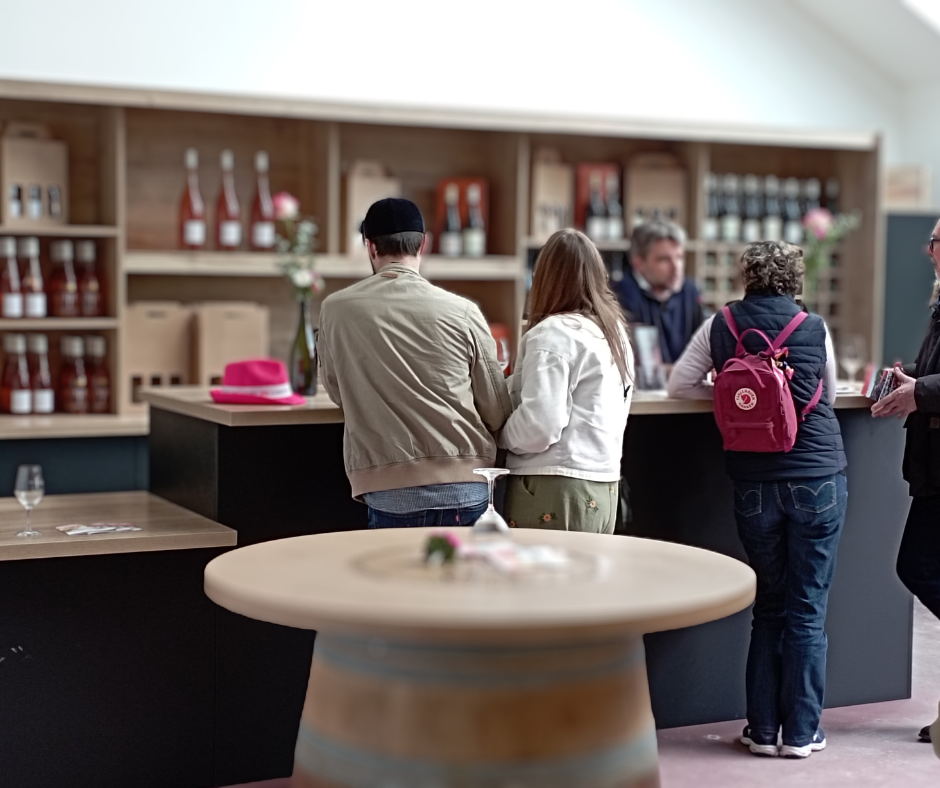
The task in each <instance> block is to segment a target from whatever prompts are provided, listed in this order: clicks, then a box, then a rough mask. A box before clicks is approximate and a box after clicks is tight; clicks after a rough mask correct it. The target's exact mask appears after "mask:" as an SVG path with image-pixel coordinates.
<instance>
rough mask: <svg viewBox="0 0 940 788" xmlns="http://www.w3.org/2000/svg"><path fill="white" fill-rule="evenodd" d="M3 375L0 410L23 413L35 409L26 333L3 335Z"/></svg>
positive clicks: (17, 413) (0, 388) (0, 379)
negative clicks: (27, 360)
mask: <svg viewBox="0 0 940 788" xmlns="http://www.w3.org/2000/svg"><path fill="white" fill-rule="evenodd" d="M3 354H4V359H3V377H2V378H0V410H2V411H3V412H4V413H14V414H16V415H23V414H26V413H30V412H31V411H32V409H33V395H32V393H31V392H30V386H29V365H28V364H27V362H26V336H25V334H4V335H3Z"/></svg>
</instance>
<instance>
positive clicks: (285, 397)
mask: <svg viewBox="0 0 940 788" xmlns="http://www.w3.org/2000/svg"><path fill="white" fill-rule="evenodd" d="M209 394H210V395H211V396H212V399H214V400H215V401H216V402H224V403H228V404H231V405H303V404H304V403H305V402H306V401H307V400H305V399H304V398H303V397H301V396H300V395H299V394H294V392H293V391H292V390H291V387H290V383H289V382H288V380H287V368H286V367H285V366H284V364H283V363H282V362H280V361H276V360H275V359H273V358H259V359H253V360H251V361H235V362H233V363H231V364H226V365H225V375H224V376H223V377H222V385H221V386H219V387H217V388H214V389H212V390H211V391H210V392H209Z"/></svg>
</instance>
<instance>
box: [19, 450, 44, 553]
mask: <svg viewBox="0 0 940 788" xmlns="http://www.w3.org/2000/svg"><path fill="white" fill-rule="evenodd" d="M45 491H46V484H45V482H44V481H43V479H42V468H41V467H40V466H38V465H21V466H20V467H19V468H17V469H16V485H15V486H14V488H13V494H14V495H16V500H18V501H19V502H20V503H21V504H23V508H25V509H26V530H25V531H20V532H19V533H18V534H17V536H40V533H39V531H37V530H35V529H34V528H33V524H32V521H31V519H30V512H32V510H33V509H34V508H35V507H37V506H39V502H40V501H41V500H42V496H43V493H45Z"/></svg>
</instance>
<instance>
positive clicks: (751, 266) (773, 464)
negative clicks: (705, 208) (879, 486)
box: [669, 241, 848, 758]
mask: <svg viewBox="0 0 940 788" xmlns="http://www.w3.org/2000/svg"><path fill="white" fill-rule="evenodd" d="M741 262H742V268H743V273H744V291H745V295H744V299H743V300H742V301H738V302H736V303H733V304H731V305H730V307H729V308H730V311H731V316H732V318H733V319H734V322H735V323H736V324H737V327H738V330H739V333H740V335H741V336H743V341H744V345H745V348H746V349H747V351H748V352H749V353H756V352H758V351H759V350H762V349H765V348H766V345H763V346H762V340H761V339H760V338H759V337H758V336H756V335H755V334H754V333H753V332H752V333H750V334H748V335H747V336H744V335H743V332H745V331H746V330H747V329H750V328H755V329H759V330H760V331H763V332H764V333H765V334H766V335H767V337H769V338H770V339H771V340H773V339H774V338H775V337H777V335H778V334H780V333H781V332H782V331H783V329H784V328H785V327H786V326H787V325H788V324H789V323H790V322H791V320H792V319H793V318H794V317H795V316H796V315H797V314H798V313H799V312H800V311H802V308H801V307H800V305H799V304H797V303H796V300H795V298H794V296H795V295H796V293H797V292H799V289H800V284H801V281H802V278H803V272H804V266H803V252H802V251H801V250H800V249H799V247H796V246H792V245H790V244H785V243H777V242H775V241H764V242H761V243H755V244H750V245H749V246H748V247H747V248H746V249H745V251H744V254H743V255H742V258H741ZM735 346H736V341H735V338H734V336H733V334H732V332H731V329H729V328H728V324H727V323H726V322H725V318H724V315H723V314H722V313H721V312H719V313H718V314H717V315H715V316H714V317H712V318H709V319H708V320H706V321H705V323H704V324H703V325H702V328H701V329H700V330H699V331H698V333H697V334H696V335H695V336H694V337H693V338H692V341H691V342H690V343H689V347H688V348H687V349H686V351H685V353H683V355H682V357H681V358H680V359H679V362H678V364H676V367H675V369H674V370H673V372H672V377H671V378H670V379H669V394H670V396H673V397H681V398H685V399H712V398H713V394H714V392H713V390H712V386H711V385H709V384H707V383H706V382H705V376H706V375H707V374H708V372H709V371H711V370H713V369H714V370H721V369H722V368H723V367H724V365H725V362H727V361H728V360H729V359H730V358H733V357H734V355H735ZM786 347H787V348H788V349H789V353H788V356H787V363H788V364H789V366H790V367H791V369H792V370H793V372H794V375H793V378H792V380H791V381H790V391H791V393H792V396H793V401H794V405H795V406H796V412H797V413H798V414H799V413H802V412H804V411H807V412H806V419H805V421H803V422H802V423H800V424H799V428H798V430H797V434H796V442H795V443H794V445H793V448H792V449H791V450H790V451H788V452H784V451H768V452H742V451H726V452H725V465H726V468H727V471H728V475H729V476H730V477H731V479H732V481H733V483H734V517H735V521H736V522H737V526H738V535H739V536H740V538H741V542H742V544H743V545H744V550H745V552H746V553H747V557H748V562H749V563H750V565H751V568H752V569H753V570H754V573H755V574H756V575H757V597H756V599H755V601H754V619H753V621H752V624H751V643H750V648H749V650H748V655H747V669H746V676H745V684H746V694H747V723H748V724H747V727H746V728H745V729H744V734H743V735H742V737H741V743H742V744H744V745H745V746H747V747H748V748H749V749H750V751H751V752H752V753H754V754H755V755H771V756H773V755H783V756H785V757H789V758H805V757H807V756H808V755H810V754H811V753H813V752H817V751H819V750H822V749H823V748H824V747H825V746H826V736H825V734H824V733H823V731H822V729H821V728H820V727H819V720H820V716H821V715H822V708H823V696H824V693H825V684H826V651H827V646H828V641H827V639H826V631H825V624H826V607H827V604H828V601H829V587H830V585H831V584H832V577H833V573H834V571H835V564H836V552H837V550H838V547H839V536H840V535H841V533H842V525H843V522H844V521H845V507H846V502H847V500H848V499H847V490H846V480H845V465H846V461H845V452H844V450H843V447H842V434H841V432H840V430H839V422H838V421H837V420H836V415H835V411H834V410H833V407H832V403H833V401H834V399H835V395H836V360H835V354H834V352H833V349H832V340H831V339H830V337H829V331H828V329H827V328H826V324H825V323H824V322H823V320H822V318H821V317H819V315H812V314H811V315H809V316H808V317H807V318H806V319H805V320H804V321H803V322H802V324H800V325H799V326H798V327H797V328H796V329H795V330H794V331H793V333H792V334H790V336H789V338H788V339H787V340H786ZM820 381H823V382H824V385H823V388H822V391H821V394H820V396H819V399H818V403H817V405H816V407H815V408H812V409H810V404H811V402H812V401H813V400H814V399H815V397H816V393H817V391H818V390H819V383H820ZM738 407H742V408H743V407H744V406H742V405H738ZM778 733H779V734H780V741H781V744H780V745H779V746H778Z"/></svg>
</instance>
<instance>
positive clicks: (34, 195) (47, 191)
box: [0, 121, 69, 229]
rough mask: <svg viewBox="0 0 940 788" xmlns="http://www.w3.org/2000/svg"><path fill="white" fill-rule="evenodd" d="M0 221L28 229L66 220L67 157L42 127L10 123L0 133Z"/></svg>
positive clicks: (66, 153)
mask: <svg viewBox="0 0 940 788" xmlns="http://www.w3.org/2000/svg"><path fill="white" fill-rule="evenodd" d="M0 190H2V191H0V222H2V224H3V225H4V226H6V227H9V228H11V229H13V228H23V229H29V228H32V227H35V228H37V229H41V228H43V227H58V226H60V225H66V224H68V223H69V156H68V147H67V146H66V144H65V143H64V142H62V141H61V140H54V139H52V134H51V133H50V132H49V129H47V128H46V127H45V126H42V125H40V124H35V123H18V122H13V121H11V122H9V123H7V124H6V125H5V126H4V127H3V132H2V136H0Z"/></svg>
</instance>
